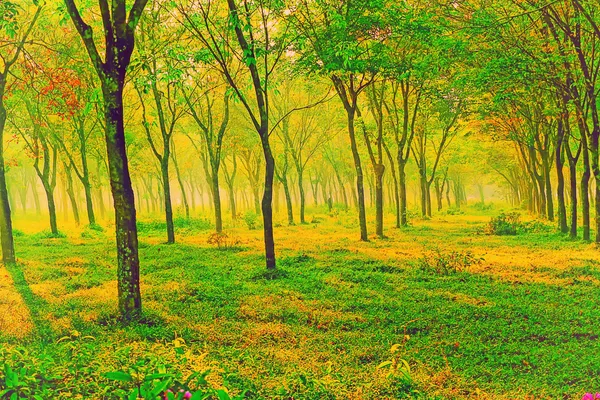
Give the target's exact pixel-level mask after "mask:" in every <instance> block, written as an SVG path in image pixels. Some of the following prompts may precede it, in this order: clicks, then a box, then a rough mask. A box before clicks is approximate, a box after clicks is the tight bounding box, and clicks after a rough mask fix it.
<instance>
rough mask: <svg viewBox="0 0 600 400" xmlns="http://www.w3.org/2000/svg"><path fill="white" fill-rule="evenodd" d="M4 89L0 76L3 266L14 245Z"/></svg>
mask: <svg viewBox="0 0 600 400" xmlns="http://www.w3.org/2000/svg"><path fill="white" fill-rule="evenodd" d="M5 88H6V76H4V75H0V241H1V243H2V261H3V262H4V264H12V263H14V262H15V245H14V239H13V230H12V216H11V213H10V201H9V198H8V189H7V187H6V169H5V165H6V164H5V161H4V128H5V127H6V118H7V114H6V108H5V106H4V90H5Z"/></svg>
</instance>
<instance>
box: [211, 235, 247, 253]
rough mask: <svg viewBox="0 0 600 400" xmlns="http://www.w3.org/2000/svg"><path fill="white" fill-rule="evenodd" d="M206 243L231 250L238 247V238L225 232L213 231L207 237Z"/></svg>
mask: <svg viewBox="0 0 600 400" xmlns="http://www.w3.org/2000/svg"><path fill="white" fill-rule="evenodd" d="M208 244H210V245H213V246H217V248H218V249H220V250H231V249H235V248H238V247H239V245H240V239H238V238H237V237H232V236H229V235H228V234H227V233H225V232H213V233H211V234H210V236H209V237H208Z"/></svg>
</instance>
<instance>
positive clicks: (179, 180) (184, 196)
mask: <svg viewBox="0 0 600 400" xmlns="http://www.w3.org/2000/svg"><path fill="white" fill-rule="evenodd" d="M172 159H173V166H174V167H175V175H177V183H178V184H179V190H180V191H181V199H182V200H183V208H184V210H185V218H186V219H190V205H189V203H188V198H187V193H186V190H185V184H184V182H183V179H182V177H181V170H180V169H179V163H178V162H177V155H176V153H175V147H173V153H172Z"/></svg>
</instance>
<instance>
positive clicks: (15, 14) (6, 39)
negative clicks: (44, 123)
mask: <svg viewBox="0 0 600 400" xmlns="http://www.w3.org/2000/svg"><path fill="white" fill-rule="evenodd" d="M33 3H34V4H36V3H37V1H34V2H33ZM41 12H42V5H38V6H37V9H36V11H35V14H34V15H33V17H32V18H31V20H30V21H29V23H26V24H24V25H25V27H26V28H25V30H24V31H22V32H19V25H20V21H19V20H18V18H19V8H18V6H17V3H15V2H13V1H3V2H2V3H0V38H1V39H2V45H1V46H0V61H1V63H0V241H1V243H2V261H3V262H4V263H5V264H6V263H14V262H15V245H14V239H13V231H12V217H11V213H10V201H9V198H8V189H7V187H6V170H5V166H4V164H5V159H4V129H5V128H6V121H7V118H8V113H7V110H6V106H5V104H4V101H5V99H6V95H7V93H6V87H7V84H8V80H9V78H10V77H11V75H10V74H11V69H12V67H13V66H14V65H15V63H16V62H17V61H18V60H19V57H20V56H21V53H22V51H23V48H24V47H25V43H26V42H27V39H28V38H29V35H30V34H31V32H32V31H33V28H34V26H35V24H36V22H37V20H38V18H39V16H40V14H41Z"/></svg>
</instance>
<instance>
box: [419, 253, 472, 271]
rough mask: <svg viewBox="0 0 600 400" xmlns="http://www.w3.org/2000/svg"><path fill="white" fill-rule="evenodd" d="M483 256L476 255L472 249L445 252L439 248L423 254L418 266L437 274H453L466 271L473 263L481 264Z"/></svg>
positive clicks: (422, 269)
mask: <svg viewBox="0 0 600 400" xmlns="http://www.w3.org/2000/svg"><path fill="white" fill-rule="evenodd" d="M482 261H483V258H479V257H475V255H474V254H473V253H472V252H470V251H465V252H462V251H451V252H449V253H443V252H442V251H440V250H439V249H436V250H434V251H433V252H431V253H429V254H425V255H423V257H421V258H420V259H419V262H418V266H419V269H420V270H421V271H424V272H429V273H433V274H435V275H451V274H456V273H458V272H464V271H466V270H467V269H468V268H469V267H471V266H472V265H476V264H480V263H481V262H482Z"/></svg>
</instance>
